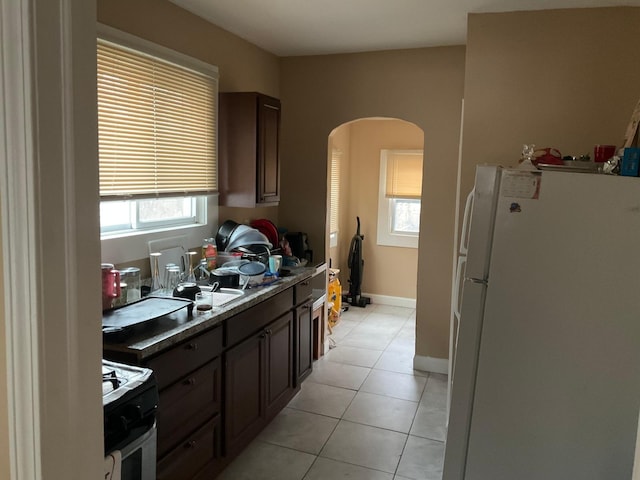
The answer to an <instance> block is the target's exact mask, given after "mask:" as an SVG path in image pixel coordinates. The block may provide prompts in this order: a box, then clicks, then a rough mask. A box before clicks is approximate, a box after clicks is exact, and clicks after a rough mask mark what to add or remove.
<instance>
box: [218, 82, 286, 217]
mask: <svg viewBox="0 0 640 480" xmlns="http://www.w3.org/2000/svg"><path fill="white" fill-rule="evenodd" d="M219 98H220V101H219V107H218V122H219V126H218V142H219V143H218V159H219V165H218V168H219V173H218V183H219V189H220V197H219V204H220V205H222V206H226V207H248V208H252V207H256V206H271V205H278V202H279V201H280V147H279V145H280V100H278V99H277V98H273V97H269V96H267V95H263V94H261V93H256V92H229V93H220V97H219Z"/></svg>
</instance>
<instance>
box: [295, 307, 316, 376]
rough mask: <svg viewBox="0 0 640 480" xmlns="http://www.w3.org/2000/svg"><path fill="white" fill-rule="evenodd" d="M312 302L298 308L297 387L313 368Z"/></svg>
mask: <svg viewBox="0 0 640 480" xmlns="http://www.w3.org/2000/svg"><path fill="white" fill-rule="evenodd" d="M311 306H312V302H311V300H309V301H307V302H306V303H304V304H302V305H300V306H299V307H298V308H296V336H297V341H296V385H300V384H301V383H302V381H303V380H304V379H305V378H307V377H308V376H309V375H310V374H311V370H312V368H313V319H312V317H311Z"/></svg>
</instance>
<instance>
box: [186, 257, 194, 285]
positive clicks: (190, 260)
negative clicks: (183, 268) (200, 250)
mask: <svg viewBox="0 0 640 480" xmlns="http://www.w3.org/2000/svg"><path fill="white" fill-rule="evenodd" d="M195 255H196V252H187V254H186V255H185V259H186V261H187V272H186V276H185V278H184V281H185V282H190V283H195V282H196V275H195V273H194V271H193V257H194V256H195Z"/></svg>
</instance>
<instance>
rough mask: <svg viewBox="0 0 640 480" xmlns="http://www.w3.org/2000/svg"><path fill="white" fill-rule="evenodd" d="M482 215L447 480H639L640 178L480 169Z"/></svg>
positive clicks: (475, 236) (474, 221) (470, 273)
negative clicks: (635, 470) (636, 477)
mask: <svg viewBox="0 0 640 480" xmlns="http://www.w3.org/2000/svg"><path fill="white" fill-rule="evenodd" d="M470 205H471V215H470V222H469V226H468V229H467V231H468V233H467V235H468V241H466V242H465V241H464V240H463V244H464V243H468V252H467V258H466V268H464V269H463V273H462V276H463V278H464V281H463V287H462V302H461V307H460V320H459V321H460V324H459V337H458V342H457V349H456V355H455V362H454V371H453V375H452V377H453V382H452V385H451V404H450V412H449V421H448V433H447V441H446V447H445V460H444V472H443V480H460V479H465V480H516V479H517V480H534V479H535V480H556V479H557V480H568V479H576V480H578V479H579V480H591V479H593V480H596V479H598V480H601V479H606V480H616V479H625V480H627V479H630V478H631V474H632V470H633V458H634V450H635V440H636V432H637V426H638V410H639V407H640V179H638V178H629V177H614V176H606V175H596V174H582V173H567V172H561V171H542V172H540V171H533V172H531V171H522V170H515V169H503V168H500V167H496V166H479V167H478V168H477V172H476V184H475V187H474V196H473V201H472V202H470ZM464 237H465V235H463V238H464ZM454 296H455V293H454Z"/></svg>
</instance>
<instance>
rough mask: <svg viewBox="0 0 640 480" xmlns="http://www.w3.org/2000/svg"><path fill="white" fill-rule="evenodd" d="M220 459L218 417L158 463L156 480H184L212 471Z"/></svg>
mask: <svg viewBox="0 0 640 480" xmlns="http://www.w3.org/2000/svg"><path fill="white" fill-rule="evenodd" d="M219 458H220V415H217V416H215V417H214V418H212V419H211V420H210V421H209V422H207V423H206V424H205V425H203V426H202V427H201V428H199V429H198V430H196V431H195V432H193V434H191V435H189V436H188V437H187V438H185V439H184V440H183V441H182V442H180V444H179V445H178V446H177V447H175V448H174V449H173V450H172V451H171V452H170V453H169V454H168V455H166V456H165V457H164V458H163V459H162V460H160V462H158V473H157V477H156V478H157V479H158V480H186V479H191V478H194V477H195V475H196V474H197V473H198V472H200V471H202V470H203V469H205V470H212V469H213V466H214V464H215V463H216V460H218V459H219Z"/></svg>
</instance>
